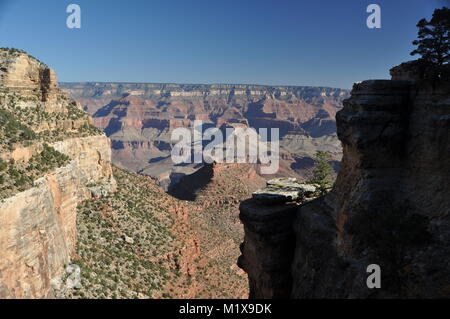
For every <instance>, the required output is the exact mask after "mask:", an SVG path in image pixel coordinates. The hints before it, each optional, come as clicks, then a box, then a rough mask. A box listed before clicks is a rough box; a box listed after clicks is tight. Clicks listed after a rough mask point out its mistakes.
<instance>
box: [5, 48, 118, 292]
mask: <svg viewBox="0 0 450 319" xmlns="http://www.w3.org/2000/svg"><path fill="white" fill-rule="evenodd" d="M0 67H1V68H0V70H1V71H0V90H1V99H0V101H1V104H0V107H1V109H2V110H4V112H8V113H5V114H10V117H9V118H8V119H7V122H6V123H7V124H8V127H6V129H8V128H11V129H12V128H14V127H15V126H14V125H17V124H14V123H19V122H21V120H22V119H23V118H22V116H23V117H24V118H25V117H26V118H27V119H29V120H30V123H27V124H28V125H29V126H26V129H27V130H29V131H30V132H34V133H33V134H29V136H28V137H27V138H22V137H23V136H20V137H21V139H18V138H17V137H15V136H12V137H11V136H10V135H8V134H9V133H10V132H8V130H6V131H5V132H3V131H2V134H3V133H5V137H6V138H9V141H8V140H6V143H7V144H5V145H6V146H7V147H5V148H4V147H3V145H1V146H2V148H1V149H0V151H1V152H0V158H1V159H2V160H3V161H4V162H5V161H7V162H9V163H10V164H9V167H10V168H9V171H7V174H8V172H14V171H17V169H19V168H20V167H28V169H29V170H34V171H36V170H37V169H36V168H35V166H37V165H34V166H26V165H27V163H28V162H29V161H30V160H31V159H32V158H33V156H36V155H38V154H40V153H41V152H42V150H43V148H45V147H47V148H51V149H52V150H54V152H55V153H56V154H64V156H66V157H67V158H68V162H67V163H66V164H65V165H64V166H61V167H56V168H55V169H53V170H51V171H49V172H43V173H42V174H41V175H42V176H40V177H39V178H37V179H35V180H34V181H33V185H32V186H31V187H29V188H27V189H26V190H20V188H18V190H17V192H16V193H15V194H14V195H13V196H10V197H8V198H4V196H0V197H1V198H3V199H2V200H1V201H0V298H45V297H51V296H52V294H51V293H52V286H51V281H52V280H53V279H56V278H57V277H58V276H60V275H61V274H62V272H63V271H64V265H66V264H68V263H69V262H70V259H71V256H72V255H73V253H74V251H75V244H76V239H77V238H76V237H77V235H76V211H77V210H76V209H77V205H78V204H79V203H80V202H81V201H83V200H85V199H88V198H91V197H92V195H93V194H98V193H100V194H101V193H102V192H103V193H106V192H110V191H113V190H114V188H115V181H114V178H113V177H112V171H111V165H110V160H111V149H110V141H109V139H108V138H107V137H106V136H104V135H103V134H99V133H98V132H97V133H95V131H90V130H89V118H88V117H87V116H84V115H83V114H81V113H82V111H81V110H78V111H76V110H75V109H73V105H72V102H71V101H69V100H66V98H65V97H64V95H63V94H62V93H61V92H60V91H59V88H58V87H57V84H56V81H55V79H56V76H55V75H54V72H53V71H52V70H51V69H49V68H48V67H47V66H45V65H43V64H42V63H40V62H39V61H37V60H35V59H34V58H31V57H30V56H28V55H27V54H25V53H23V52H20V51H12V50H1V51H0ZM73 112H78V113H79V114H80V115H79V116H77V120H76V121H78V123H79V124H80V127H81V126H83V127H86V128H87V129H86V130H81V129H79V127H76V126H72V125H71V126H70V127H68V128H67V129H66V130H64V131H61V130H58V129H60V128H61V127H59V126H58V125H57V124H55V125H53V124H52V125H48V124H49V123H52V120H54V121H55V122H53V123H56V122H58V121H59V122H60V123H64V122H65V123H68V122H71V121H72V123H73V121H74V117H73V116H74V113H73ZM36 113H37V114H40V115H41V116H38V115H36ZM2 115H3V113H2ZM53 116H54V118H53ZM11 118H14V120H13V119H11ZM31 119H33V122H31ZM8 121H9V122H8ZM11 123H13V124H14V125H13V124H11ZM24 127H25V126H24ZM42 127H47V128H46V129H43V130H39V128H42ZM2 142H5V141H2ZM44 144H45V145H47V144H48V145H49V146H45V147H44V146H43V145H44ZM47 160H49V159H48V158H47ZM45 164H48V163H45ZM39 165H41V164H39ZM24 172H25V171H24ZM2 174H4V173H2ZM11 174H12V173H11ZM4 177H5V175H2V183H0V184H3V182H4ZM0 186H1V185H0ZM7 186H8V185H7ZM6 190H8V188H5V187H3V188H2V187H0V192H6ZM9 191H11V189H10V190H9ZM0 195H3V194H1V193H0Z"/></svg>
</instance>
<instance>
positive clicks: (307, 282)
mask: <svg viewBox="0 0 450 319" xmlns="http://www.w3.org/2000/svg"><path fill="white" fill-rule="evenodd" d="M416 67H417V66H416V64H414V63H410V64H405V65H402V66H401V67H398V68H395V69H393V71H392V75H393V80H391V81H381V80H380V81H365V82H362V83H358V84H355V86H354V88H353V91H352V95H351V98H350V99H348V100H346V101H344V108H343V110H341V111H340V112H338V114H337V117H336V118H337V128H338V136H339V138H340V140H341V142H342V144H343V149H344V156H343V160H342V163H341V171H340V173H339V175H338V178H337V181H336V184H335V187H334V189H333V191H332V192H331V193H330V194H328V195H327V196H325V197H322V198H320V199H317V200H315V201H312V202H310V203H307V204H304V205H300V207H299V208H298V210H296V211H295V212H294V213H292V208H291V207H290V206H289V205H287V206H286V207H284V208H276V209H275V208H270V210H272V211H278V212H277V213H276V214H279V215H280V216H290V217H289V218H291V220H293V223H289V222H286V223H285V224H284V226H283V227H282V228H281V229H279V228H277V227H275V230H272V228H271V227H270V226H271V225H270V224H271V223H273V219H270V218H268V219H267V221H262V222H261V220H263V216H260V214H259V212H260V211H266V210H269V208H265V210H262V208H259V207H258V206H257V203H255V202H254V201H251V200H250V201H249V202H246V203H243V204H242V205H241V220H242V221H243V223H244V225H245V230H246V235H245V236H246V238H245V243H244V245H243V255H242V257H241V258H240V261H239V264H240V265H241V266H242V267H243V268H244V269H245V270H246V271H247V273H248V275H249V280H250V283H251V285H250V287H251V289H252V292H251V297H255V298H274V297H290V298H392V297H400V298H416V297H427V298H431V297H433V298H436V297H449V296H450V267H449V266H450V258H449V256H450V255H449V252H450V251H449V247H450V237H449V234H450V219H449V218H450V217H449V215H448V211H449V207H450V201H449V197H448V194H449V191H450V189H449V186H448V183H447V182H446V179H448V176H450V175H449V173H450V166H449V164H448V161H447V160H446V158H448V156H449V155H450V148H449V146H448V145H449V144H448V141H449V138H450V131H449V127H450V126H449V122H448V118H449V109H450V103H449V101H450V100H449V97H450V85H449V82H448V68H443V69H442V70H441V76H440V79H435V80H431V79H424V78H423V74H424V73H423V72H418V71H417V69H416ZM280 212H282V213H281V214H280ZM289 214H291V215H289ZM252 216H254V217H252ZM255 216H256V217H255ZM256 220H260V221H259V223H260V224H258V223H257V222H256ZM261 223H262V224H261ZM264 229H268V230H270V231H269V232H268V233H269V234H270V235H271V236H273V233H276V234H277V238H279V237H282V238H287V237H289V236H290V237H295V238H296V239H295V240H294V241H287V242H284V243H283V244H276V243H277V241H276V240H272V239H271V237H270V236H269V235H268V234H267V232H264V231H263V230H264ZM280 254H282V255H283V258H280V257H279V256H280ZM286 258H288V259H289V260H288V261H286ZM371 264H377V265H379V266H380V267H381V278H382V279H381V289H369V288H368V287H367V284H366V280H367V277H368V276H369V275H370V273H367V267H368V266H369V265H371ZM268 265H271V268H270V267H269V268H268ZM262 269H276V270H275V271H272V272H270V271H268V270H266V271H263V270H262ZM267 274H269V275H267ZM283 274H284V275H283ZM286 274H288V275H286ZM280 276H281V277H282V279H280ZM289 276H291V277H290V278H289ZM281 282H283V283H281ZM280 286H281V288H280ZM279 289H281V290H282V293H277V291H279Z"/></svg>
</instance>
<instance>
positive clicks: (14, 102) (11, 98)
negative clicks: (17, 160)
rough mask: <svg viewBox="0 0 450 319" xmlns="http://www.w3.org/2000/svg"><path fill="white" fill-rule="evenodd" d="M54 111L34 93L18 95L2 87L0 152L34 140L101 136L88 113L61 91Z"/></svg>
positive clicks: (46, 141) (50, 141)
mask: <svg viewBox="0 0 450 319" xmlns="http://www.w3.org/2000/svg"><path fill="white" fill-rule="evenodd" d="M56 103H57V105H59V107H57V109H58V110H57V111H47V106H46V105H45V104H44V103H42V102H41V101H39V99H38V98H37V97H35V96H21V95H20V94H18V93H16V92H10V91H8V89H5V88H3V91H1V92H0V153H3V152H5V151H12V150H14V149H15V148H17V147H19V146H29V145H31V144H32V142H34V141H39V142H41V143H53V142H56V141H61V140H64V139H66V138H76V137H87V136H92V135H101V134H103V132H102V131H100V130H99V129H97V128H96V127H94V126H93V125H92V124H91V123H90V121H89V115H88V114H87V113H86V112H85V111H83V110H82V109H80V108H79V107H78V106H77V104H76V103H75V102H74V101H71V100H70V99H68V98H67V97H66V96H65V95H64V94H60V95H58V97H57V102H56Z"/></svg>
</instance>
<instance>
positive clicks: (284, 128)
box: [61, 83, 349, 189]
mask: <svg viewBox="0 0 450 319" xmlns="http://www.w3.org/2000/svg"><path fill="white" fill-rule="evenodd" d="M61 85H62V87H63V88H64V89H65V90H66V91H67V92H68V93H69V94H70V95H71V96H72V97H73V98H74V99H76V100H77V101H78V102H79V103H81V104H82V105H83V106H84V107H85V109H86V110H88V112H90V113H91V114H92V115H93V118H94V124H95V125H96V126H97V127H99V128H100V129H102V130H104V131H105V132H106V134H107V135H108V136H109V137H110V138H111V140H112V143H113V160H114V162H115V163H116V164H117V165H119V166H121V167H123V168H126V169H128V170H131V171H134V172H138V173H140V174H145V175H150V176H152V177H154V178H157V179H158V180H159V181H160V182H161V185H162V186H164V187H165V188H166V189H167V188H168V187H169V186H170V185H171V184H172V185H173V184H174V183H176V182H177V178H178V177H179V176H181V175H183V174H191V173H193V172H194V171H195V170H196V169H197V167H196V166H195V164H192V165H182V166H180V165H178V166H177V165H174V164H173V163H172V161H171V159H170V150H171V145H172V144H173V143H172V142H171V140H170V139H171V133H172V131H173V130H174V129H175V128H178V127H186V128H189V129H192V127H193V124H194V123H193V122H194V120H202V121H203V123H204V130H205V129H207V128H210V127H217V128H222V129H224V128H225V127H236V126H239V127H253V128H255V129H257V130H258V129H259V128H279V130H280V137H281V140H280V148H281V154H282V156H281V159H280V161H281V163H280V171H279V174H278V175H281V176H285V175H296V176H297V175H298V176H305V175H307V173H308V170H309V169H310V168H311V163H312V157H313V156H314V154H315V152H316V151H318V150H321V151H329V152H330V153H331V154H332V155H333V158H334V160H336V161H338V160H340V158H341V147H340V143H339V141H338V139H337V136H336V125H335V115H336V112H337V111H338V110H339V109H340V108H341V107H342V100H344V99H345V98H347V97H348V94H349V92H348V91H347V90H342V89H333V88H324V87H294V86H262V85H232V84H228V85H226V84H214V85H189V84H139V83H62V84H61Z"/></svg>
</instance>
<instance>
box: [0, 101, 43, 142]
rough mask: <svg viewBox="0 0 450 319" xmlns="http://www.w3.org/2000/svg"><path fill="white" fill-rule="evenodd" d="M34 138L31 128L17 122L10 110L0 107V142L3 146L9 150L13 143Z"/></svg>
mask: <svg viewBox="0 0 450 319" xmlns="http://www.w3.org/2000/svg"><path fill="white" fill-rule="evenodd" d="M34 138H36V134H35V133H34V132H33V130H31V129H30V128H29V127H28V126H26V125H23V124H22V123H21V122H19V121H18V120H17V118H16V117H15V116H14V115H13V114H12V113H11V112H8V111H6V110H2V109H0V143H1V144H2V145H3V146H7V147H8V148H9V149H10V150H11V146H12V145H13V144H15V143H17V142H23V141H29V140H33V139H34Z"/></svg>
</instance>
